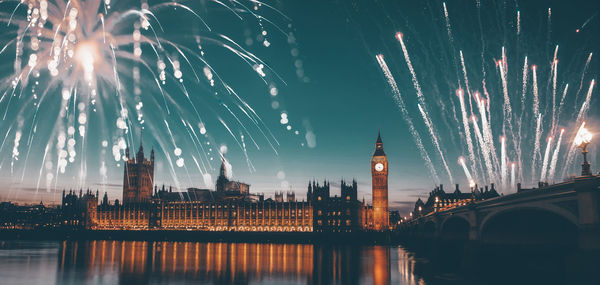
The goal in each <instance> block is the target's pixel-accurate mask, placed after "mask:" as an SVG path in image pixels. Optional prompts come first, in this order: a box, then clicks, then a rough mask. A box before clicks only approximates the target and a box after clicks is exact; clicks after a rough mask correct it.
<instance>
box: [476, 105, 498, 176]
mask: <svg viewBox="0 0 600 285" xmlns="http://www.w3.org/2000/svg"><path fill="white" fill-rule="evenodd" d="M487 108H489V101H485V100H483V99H482V100H480V102H479V114H480V116H481V131H482V134H483V142H484V144H485V147H486V148H487V152H488V154H489V156H490V159H491V162H492V168H490V170H489V171H492V172H495V171H497V170H498V169H499V168H500V163H499V161H498V155H497V153H496V146H495V144H494V137H493V135H492V127H491V123H490V121H488V118H489V117H487V116H486V110H487ZM488 115H489V112H488ZM490 182H498V179H497V177H496V176H493V177H490Z"/></svg>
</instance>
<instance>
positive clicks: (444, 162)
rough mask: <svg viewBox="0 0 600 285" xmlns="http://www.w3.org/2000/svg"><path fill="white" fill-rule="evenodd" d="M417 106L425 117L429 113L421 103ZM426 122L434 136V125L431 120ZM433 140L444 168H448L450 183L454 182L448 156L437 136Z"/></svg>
mask: <svg viewBox="0 0 600 285" xmlns="http://www.w3.org/2000/svg"><path fill="white" fill-rule="evenodd" d="M417 107H419V112H421V115H422V116H423V117H425V116H426V115H427V114H426V113H425V110H423V107H421V104H417ZM425 124H426V125H427V128H428V129H429V130H430V133H429V134H430V135H431V136H434V134H433V133H432V132H431V130H433V125H432V124H431V121H425ZM433 141H434V144H435V147H436V148H437V150H438V152H439V153H440V157H441V158H442V164H443V165H444V168H445V169H446V172H447V173H448V179H450V183H452V184H454V178H453V177H452V173H451V172H450V168H449V167H448V164H447V163H446V158H444V155H443V153H442V149H441V148H440V145H439V143H438V142H437V138H435V139H434V140H433Z"/></svg>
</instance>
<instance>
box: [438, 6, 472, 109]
mask: <svg viewBox="0 0 600 285" xmlns="http://www.w3.org/2000/svg"><path fill="white" fill-rule="evenodd" d="M442 6H443V8H444V19H445V20H446V31H447V32H448V41H449V42H450V49H451V51H452V52H451V54H452V62H453V64H454V66H455V67H456V80H457V83H458V85H459V86H460V76H459V75H458V65H457V63H456V54H455V53H454V50H455V49H454V37H453V36H452V27H451V26H450V16H449V15H448V9H446V2H442ZM470 103H471V102H470V101H469V105H470Z"/></svg>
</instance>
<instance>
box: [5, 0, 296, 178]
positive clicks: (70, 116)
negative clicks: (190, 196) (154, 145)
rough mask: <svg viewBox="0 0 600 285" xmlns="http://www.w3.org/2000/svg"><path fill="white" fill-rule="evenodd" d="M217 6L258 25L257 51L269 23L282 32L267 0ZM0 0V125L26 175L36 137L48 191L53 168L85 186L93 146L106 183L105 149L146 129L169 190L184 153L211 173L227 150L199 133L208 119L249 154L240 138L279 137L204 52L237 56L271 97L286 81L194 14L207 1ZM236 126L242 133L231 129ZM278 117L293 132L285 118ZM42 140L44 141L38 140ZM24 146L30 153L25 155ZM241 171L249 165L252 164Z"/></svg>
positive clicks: (118, 157)
mask: <svg viewBox="0 0 600 285" xmlns="http://www.w3.org/2000/svg"><path fill="white" fill-rule="evenodd" d="M215 4H217V5H220V6H221V7H223V8H225V11H226V13H229V14H230V15H231V17H234V18H237V19H239V20H242V21H246V23H247V24H251V25H252V24H254V25H256V27H260V30H259V31H258V33H259V36H258V37H257V39H260V41H261V42H260V44H261V46H262V47H264V48H266V47H268V46H269V45H270V41H269V37H270V34H269V33H268V31H267V30H268V29H272V30H274V31H276V32H277V33H280V32H283V33H284V36H285V37H287V36H288V34H287V33H285V32H284V31H283V29H281V28H280V27H279V25H277V24H276V23H274V22H273V21H271V20H269V19H267V18H266V17H263V16H262V15H261V14H260V11H259V10H262V9H264V10H268V11H269V12H274V14H275V15H277V16H278V17H280V18H281V19H282V21H285V22H287V21H288V20H289V19H287V17H285V16H284V15H283V14H281V13H280V12H279V11H277V10H275V9H274V8H273V7H271V6H270V5H267V4H265V3H262V2H259V1H248V2H247V3H245V2H244V1H232V2H226V3H223V2H219V1H215ZM0 5H3V6H4V7H3V10H2V11H7V10H10V11H12V13H7V12H0V22H1V23H3V24H5V25H8V32H7V33H6V34H4V35H3V44H4V45H3V46H2V48H1V49H0V54H6V53H8V52H9V51H13V54H14V62H13V68H12V71H13V72H12V73H11V74H9V75H8V76H6V77H5V80H4V82H3V85H2V86H0V87H2V89H1V90H2V97H1V98H0V104H1V106H2V108H3V109H2V117H3V119H4V121H5V123H4V124H3V125H2V129H3V131H6V135H7V136H8V135H9V134H11V135H12V136H13V137H14V140H13V143H12V146H13V152H12V156H11V159H10V165H11V171H14V169H15V168H16V165H17V161H18V162H19V164H20V166H21V167H22V170H21V171H22V176H21V177H22V178H21V182H22V181H23V178H24V177H25V175H26V173H27V165H28V163H27V162H28V160H29V154H30V153H31V152H35V150H34V149H33V148H32V146H33V145H34V144H35V143H36V142H37V143H40V144H41V145H42V146H43V149H44V152H43V157H41V162H42V167H41V168H40V171H39V175H40V176H43V175H45V177H46V180H47V181H46V182H47V183H46V185H47V187H46V188H47V189H48V190H50V189H51V188H56V185H57V181H58V179H59V176H64V177H68V175H69V173H67V172H68V170H69V169H71V170H72V171H74V172H75V175H74V176H75V177H77V180H76V181H77V182H78V185H77V186H78V187H81V186H83V185H85V184H86V177H87V171H88V168H90V167H88V163H87V155H88V154H95V153H99V154H100V158H99V159H98V160H99V161H97V162H96V161H94V163H97V166H96V165H94V166H93V167H91V168H93V169H98V168H99V169H100V174H101V177H102V181H103V182H104V184H105V182H106V179H107V164H108V162H107V160H106V159H105V158H104V157H105V156H108V157H111V156H112V157H113V158H114V164H112V166H120V165H121V163H122V161H123V160H124V159H126V158H125V156H124V154H125V149H126V148H127V147H128V146H129V145H133V141H134V137H135V138H136V139H137V137H138V135H137V134H135V135H134V133H137V132H141V130H142V129H149V130H150V131H151V132H152V133H153V134H154V135H153V137H155V138H156V140H157V141H158V149H159V150H162V152H163V153H164V155H165V157H166V159H167V161H168V167H169V168H170V170H171V174H172V178H173V180H174V181H175V184H176V187H179V182H178V179H177V178H176V170H175V167H177V168H183V170H184V171H185V173H187V174H189V173H190V171H189V170H188V169H187V167H186V164H185V160H184V156H186V155H189V157H191V158H192V160H193V161H194V162H195V163H194V164H195V167H196V170H193V171H194V172H195V171H197V172H199V173H200V174H201V175H202V176H203V177H206V175H207V174H208V172H209V171H211V170H212V167H211V161H212V160H213V158H214V157H215V156H217V155H222V154H221V153H219V149H217V148H216V147H213V145H214V144H215V138H214V136H212V135H210V133H209V132H207V131H206V129H207V127H206V126H207V124H208V123H209V121H210V122H214V123H215V124H220V125H221V126H222V127H223V128H224V129H226V130H227V132H228V133H229V134H230V135H231V137H232V138H233V139H234V141H235V142H236V143H237V144H238V146H239V147H240V149H242V150H243V153H244V155H245V156H246V159H247V160H248V156H247V152H246V142H245V140H244V139H245V138H247V139H249V141H251V142H252V145H253V146H254V147H256V148H258V143H257V141H256V138H255V135H256V133H258V134H259V135H261V136H262V137H263V140H264V141H267V143H268V144H269V145H271V146H273V145H276V144H277V141H276V140H275V138H274V137H273V135H272V134H271V132H270V130H268V129H267V128H266V126H265V124H264V123H263V121H262V119H261V118H260V116H259V115H258V114H257V113H256V112H254V110H253V109H252V108H251V107H250V106H249V105H248V104H247V103H246V101H245V100H244V99H243V98H241V97H240V96H238V95H237V93H236V92H235V91H234V90H233V88H231V87H230V84H229V83H228V82H227V81H226V80H225V78H223V77H222V76H221V75H220V74H219V72H218V69H219V68H217V67H216V66H213V65H211V64H210V59H209V57H207V53H210V52H211V51H212V50H213V49H222V50H225V51H227V52H229V53H230V54H232V55H233V56H235V57H237V58H239V61H240V62H241V63H242V64H245V65H247V66H248V69H249V70H251V71H253V72H255V73H256V77H257V79H258V80H262V81H264V83H265V84H266V85H267V86H269V87H268V88H269V89H270V93H271V95H272V96H273V97H274V96H276V95H277V87H276V86H277V84H278V83H282V84H284V82H283V81H282V80H281V79H280V78H279V77H278V75H277V74H276V73H275V72H274V71H273V70H272V69H271V68H270V66H269V65H267V64H266V63H265V62H263V61H262V60H261V59H259V58H258V57H257V56H255V55H254V54H253V53H252V52H250V51H249V50H247V49H246V48H244V47H242V45H240V44H238V43H237V42H235V41H234V40H232V39H231V38H230V37H228V36H227V35H224V34H220V33H218V32H217V31H216V30H215V29H214V28H213V27H211V25H210V23H209V22H206V21H205V20H204V16H203V15H202V14H201V13H200V11H206V10H207V9H205V8H207V7H205V6H203V5H204V4H202V3H192V2H191V1H190V3H189V5H186V4H185V3H184V2H170V1H158V2H154V3H153V4H149V3H147V2H146V1H142V2H141V4H132V3H111V2H110V1H99V0H93V1H81V0H71V1H65V0H52V1H50V0H25V1H21V2H11V1H5V2H2V3H0ZM10 5H13V6H10ZM7 8H10V9H7ZM200 8H202V9H200ZM208 10H209V11H210V9H208ZM271 14H273V13H271ZM167 15H168V17H167ZM173 16H175V17H187V18H186V20H187V21H186V22H188V23H190V25H189V26H188V25H186V26H183V25H179V24H178V23H176V24H173V21H174V20H173V19H174V18H173ZM266 26H269V27H270V28H266ZM174 39H178V40H174ZM142 86H144V89H143V92H142ZM192 90H193V92H192ZM202 93H204V94H207V95H210V96H202ZM148 114H152V116H148ZM200 114H216V115H215V116H214V117H210V116H201V115H200ZM232 125H234V126H235V128H236V129H240V130H241V132H240V133H239V134H236V133H234V132H232V131H231V127H232ZM284 125H285V126H286V127H288V129H289V130H291V127H290V126H289V124H288V122H286V123H285V124H284ZM91 129H94V132H93V133H91V132H90V130H91ZM136 130H137V131H136ZM198 133H199V134H198ZM90 136H91V137H92V138H93V141H92V140H91V139H88V137H90ZM40 138H44V139H42V140H41V142H40ZM45 138H48V139H47V140H46V139H45ZM98 142H101V143H98ZM182 144H189V145H187V147H185V148H184V147H183V146H182ZM23 148H26V152H25V157H24V159H23V158H21V159H20V156H23V154H22V153H23V151H21V149H23ZM3 150H4V143H3V144H2V146H0V152H2V151H3ZM98 150H100V151H98ZM186 150H189V151H188V152H186ZM94 160H95V159H94ZM3 163H4V161H2V162H0V168H2V164H3ZM31 163H33V162H31ZM248 167H249V169H252V168H253V166H252V164H251V162H249V161H248ZM188 177H189V175H188ZM205 181H207V180H206V179H205ZM208 181H210V179H208ZM52 182H54V183H52ZM52 184H54V187H50V185H52ZM39 185H40V183H39V179H38V188H39Z"/></svg>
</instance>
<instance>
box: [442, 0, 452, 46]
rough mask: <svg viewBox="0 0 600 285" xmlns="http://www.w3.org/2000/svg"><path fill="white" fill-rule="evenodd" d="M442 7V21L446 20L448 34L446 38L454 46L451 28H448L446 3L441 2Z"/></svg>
mask: <svg viewBox="0 0 600 285" xmlns="http://www.w3.org/2000/svg"><path fill="white" fill-rule="evenodd" d="M442 6H443V7H444V19H445V20H446V31H447V32H448V38H449V39H450V43H451V44H454V37H453V36H452V27H451V26H450V16H449V15H448V9H446V2H442Z"/></svg>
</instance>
